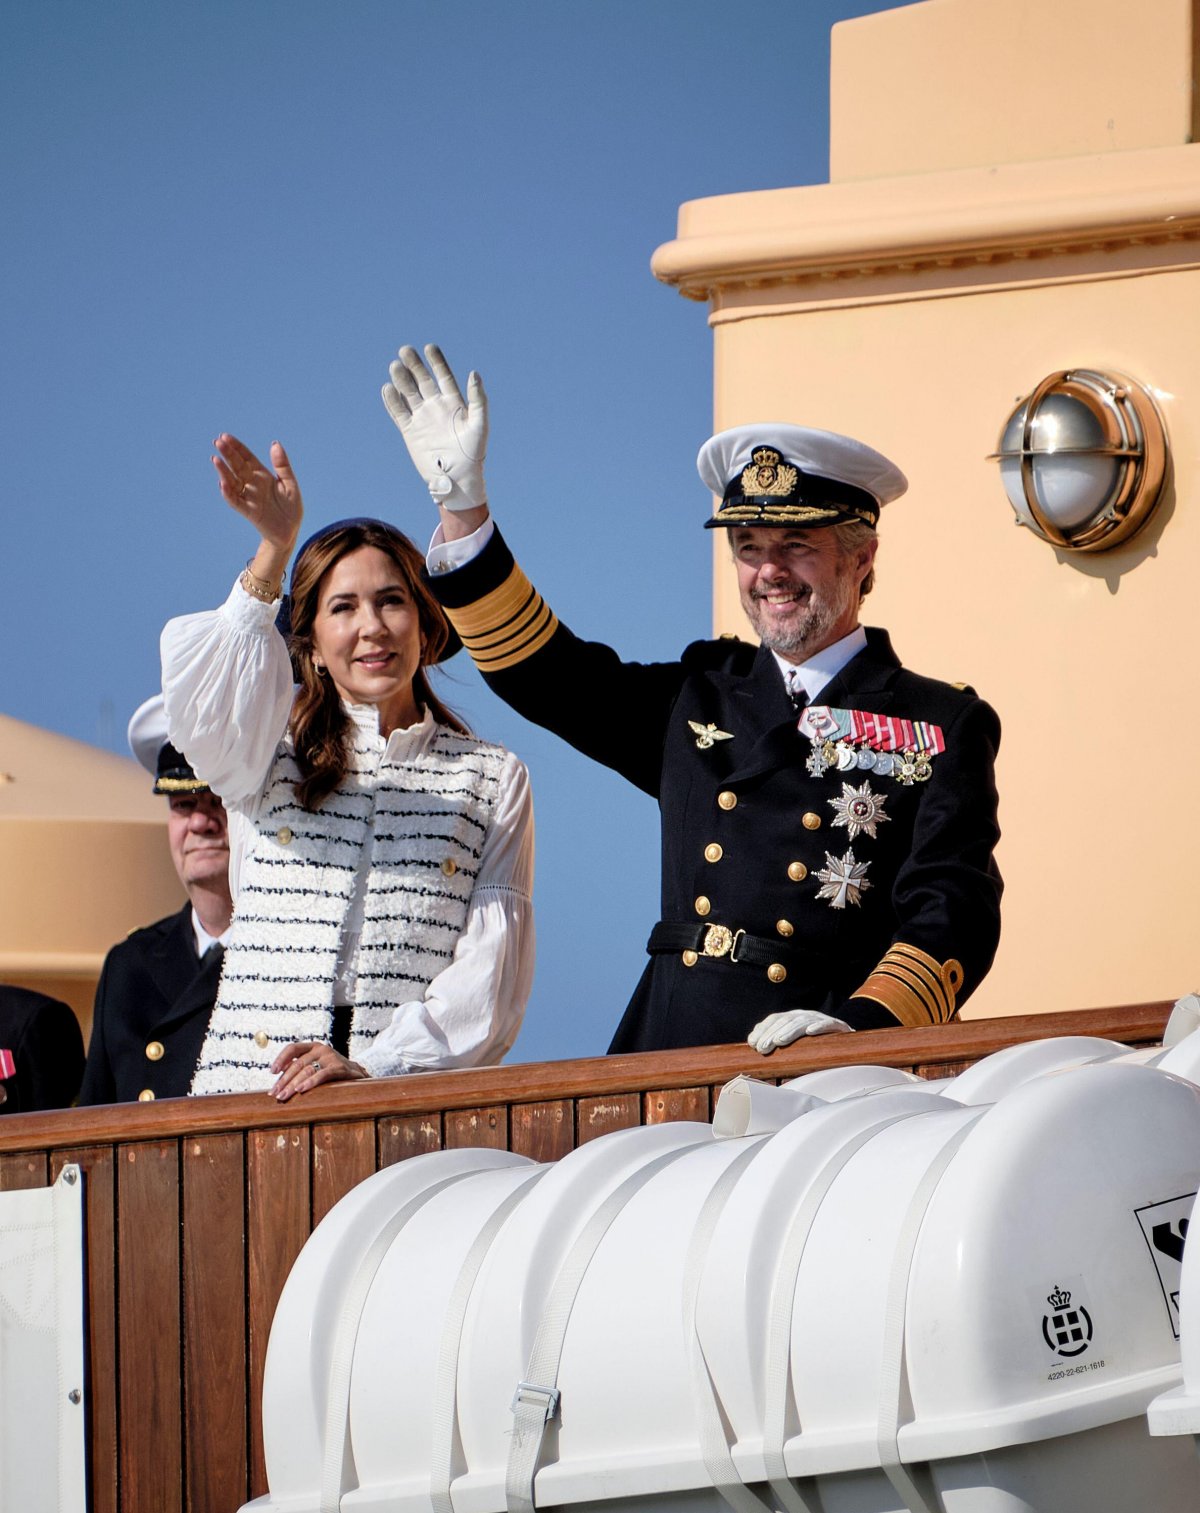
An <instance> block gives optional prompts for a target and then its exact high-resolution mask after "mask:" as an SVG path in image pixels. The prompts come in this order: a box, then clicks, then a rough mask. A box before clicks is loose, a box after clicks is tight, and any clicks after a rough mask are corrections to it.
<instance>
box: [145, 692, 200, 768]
mask: <svg viewBox="0 0 1200 1513" xmlns="http://www.w3.org/2000/svg"><path fill="white" fill-rule="evenodd" d="M128 740H129V749H130V751H132V752H133V754H134V756H135V757H137V759H138V761H139V762H141V764H142V766H143V767H144V768H145V769H146V771H147V772H148V773H150V774H151V776H152V777H153V778H154V792H155V793H207V792H208V784H207V783H204V782H201V780H200V779H199V778H198V777H197V776H196V774H195V773H194V772H193V771H192V769H191V767H190V766H189V764H188V760H187V758H186V757H185V756H184V755H183V754H182V753H181V752H178V751H176V750H175V748H174V746H172V745H171V743H170V741H168V740H167V711H166V707H165V705H164V704H163V696H162V694H160V693H156V694H155V695H154V697H153V698H152V699H147V700H146V702H145V703H144V704H141V705H139V706H138V708H137V709H136V710H134V713H133V719H132V720H130V722H129V731H128Z"/></svg>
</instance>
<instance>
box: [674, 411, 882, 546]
mask: <svg viewBox="0 0 1200 1513" xmlns="http://www.w3.org/2000/svg"><path fill="white" fill-rule="evenodd" d="M696 466H697V468H698V469H699V472H700V477H701V479H702V480H703V481H704V483H705V484H706V486H707V487H708V488H709V489H710V490H711V491H712V492H713V493H714V494H719V495H720V496H721V503H720V505H719V506H718V508H717V512H716V514H715V515H714V516H713V517H712V519H710V520H709V521H707V522H706V523H707V524H708V525H709V526H730V525H775V526H786V525H796V526H801V527H813V526H822V525H837V524H840V523H841V522H842V521H847V520H862V521H865V522H866V523H867V524H868V525H874V524H875V523H876V522H877V521H878V519H879V511H880V509H881V508H882V507H883V505H885V504H887V503H888V502H889V501H890V500H892V499H898V498H899V497H900V495H901V494H903V493H904V491H905V489H907V487H908V479H907V478H905V476H904V474H903V473H902V472H901V471H900V469H899V468H898V467H897V466H896V464H895V463H894V462H889V461H888V459H887V458H886V457H885V456H884V455H883V454H882V453H881V452H877V451H876V450H875V449H874V447H869V446H867V445H866V444H865V443H864V442H861V441H855V439H854V438H853V437H852V436H840V435H839V434H838V433H837V432H836V431H817V430H814V429H813V428H812V427H811V426H794V425H788V424H786V423H784V422H772V421H763V422H759V423H757V424H755V425H749V426H733V427H732V428H731V429H730V430H728V431H718V432H717V434H716V435H715V436H712V437H710V438H709V439H708V441H706V442H705V443H704V445H703V446H702V447H701V448H700V454H699V456H698V457H697V458H696Z"/></svg>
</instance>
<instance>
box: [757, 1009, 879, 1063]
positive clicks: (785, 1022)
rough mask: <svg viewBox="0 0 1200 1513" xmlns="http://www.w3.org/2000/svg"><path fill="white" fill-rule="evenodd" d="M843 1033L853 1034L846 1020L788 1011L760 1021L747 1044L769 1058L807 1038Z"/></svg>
mask: <svg viewBox="0 0 1200 1513" xmlns="http://www.w3.org/2000/svg"><path fill="white" fill-rule="evenodd" d="M843 1030H845V1031H846V1032H847V1033H848V1034H853V1031H852V1030H851V1028H850V1026H849V1025H848V1024H847V1023H846V1021H845V1020H844V1019H834V1017H833V1015H832V1014H818V1013H817V1011H816V1009H785V1010H784V1011H783V1012H782V1013H779V1014H768V1015H767V1017H766V1018H765V1019H760V1020H759V1022H758V1023H757V1024H756V1025H755V1026H754V1028H753V1029H752V1030H751V1031H750V1033H749V1035H747V1036H746V1044H747V1045H750V1046H753V1047H754V1049H755V1050H756V1051H759V1052H761V1053H762V1055H764V1056H769V1055H770V1054H771V1052H772V1051H777V1050H778V1049H779V1048H780V1046H784V1045H791V1043H792V1041H793V1040H799V1039H800V1038H801V1036H803V1035H834V1034H838V1033H840V1032H841V1031H843Z"/></svg>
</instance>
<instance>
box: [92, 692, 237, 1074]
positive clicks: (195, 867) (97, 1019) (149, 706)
mask: <svg viewBox="0 0 1200 1513" xmlns="http://www.w3.org/2000/svg"><path fill="white" fill-rule="evenodd" d="M129 744H130V747H131V748H132V750H133V754H134V756H136V757H137V759H138V761H140V762H141V764H142V766H143V767H145V768H146V769H147V771H148V772H150V773H152V774H153V775H154V792H155V793H161V794H164V795H165V796H166V800H167V805H168V812H167V843H168V845H169V846H170V849H171V860H172V861H173V862H174V863H175V870H176V872H177V873H178V874H179V880H180V882H181V883H182V884H183V886H184V888H185V889H186V891H187V895H188V898H187V903H185V904H184V906H183V908H182V909H180V910H179V912H178V913H177V914H171V915H168V917H167V918H166V919H160V920H159V921H158V923H157V924H153V925H148V926H147V927H146V928H145V929H144V930H135V931H134V932H133V934H132V935H130V936H129V938H128V939H127V940H123V941H122V942H121V943H120V945H117V946H114V947H113V948H112V950H111V951H110V952H109V953H108V956H107V957H106V958H105V962H104V970H103V971H102V972H101V974H100V983H99V986H98V987H97V989H96V1006H95V1011H94V1014H93V1018H92V1038H91V1043H90V1044H89V1046H88V1056H87V1066H86V1068H85V1071H84V1076H83V1087H82V1089H81V1091H80V1094H79V1102H80V1103H81V1104H90V1103H125V1102H130V1101H132V1100H134V1099H137V1100H139V1101H141V1102H143V1103H148V1102H150V1101H151V1100H152V1099H155V1098H182V1097H184V1096H186V1094H187V1091H188V1088H189V1087H190V1086H191V1082H192V1074H193V1073H194V1072H195V1070H196V1061H197V1059H198V1058H199V1055H200V1047H201V1044H202V1043H203V1040H204V1032H205V1031H206V1030H207V1028H208V1020H209V1015H210V1014H211V1013H212V1008H213V1004H214V1003H215V1001H216V997H217V987H218V984H219V982H220V977H221V960H222V956H223V954H224V952H223V946H224V941H225V937H226V936H227V934H228V932H229V923H230V920H231V918H232V916H233V900H232V898H231V897H230V893H229V838H228V823H227V819H226V815H225V808H224V805H223V804H222V803H221V800H220V799H219V798H218V797H217V795H216V794H215V793H213V792H211V791H210V789H209V787H208V784H207V783H202V782H201V781H200V780H199V779H198V778H197V777H196V774H195V773H194V772H193V771H192V769H191V767H189V766H188V763H187V760H186V759H185V758H184V757H183V756H182V755H181V754H180V753H179V752H178V751H176V749H175V748H174V746H172V745H171V744H170V743H169V742H168V741H167V722H166V715H165V712H164V710H163V702H162V697H161V695H158V696H156V697H155V698H153V699H148V700H147V701H146V703H145V704H143V705H142V706H141V708H140V709H139V710H138V711H137V713H136V714H135V715H134V717H133V719H132V720H131V721H130V722H129Z"/></svg>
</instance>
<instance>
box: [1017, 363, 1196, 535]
mask: <svg viewBox="0 0 1200 1513" xmlns="http://www.w3.org/2000/svg"><path fill="white" fill-rule="evenodd" d="M1166 455H1167V449H1166V433H1165V431H1164V429H1163V424H1162V420H1161V418H1160V417H1159V414H1158V411H1157V409H1156V408H1155V406H1154V402H1153V400H1152V399H1151V398H1150V395H1149V393H1148V391H1147V390H1146V389H1145V388H1143V386H1142V385H1140V384H1138V383H1135V382H1134V381H1133V380H1131V379H1127V378H1122V377H1119V376H1114V375H1110V374H1105V373H1100V372H1097V371H1095V370H1093V369H1089V368H1074V369H1067V370H1064V371H1063V372H1060V373H1052V374H1051V375H1050V376H1049V377H1048V378H1045V379H1043V380H1042V382H1041V383H1040V384H1038V386H1037V387H1036V388H1035V389H1034V391H1033V393H1032V394H1030V395H1028V396H1027V397H1026V398H1025V399H1023V400H1021V401H1020V403H1019V404H1018V405H1017V407H1016V409H1015V410H1013V412H1012V414H1011V415H1010V416H1009V417H1008V420H1007V421H1006V422H1005V425H1004V429H1003V431H1002V433H1001V436H1000V446H999V450H998V451H997V452H995V453H993V457H994V459H995V460H996V461H998V462H999V464H1000V478H1001V481H1002V482H1003V484H1004V489H1005V492H1006V493H1007V495H1008V499H1009V503H1010V504H1011V505H1012V507H1013V510H1014V512H1015V513H1016V517H1017V523H1018V524H1019V525H1024V526H1027V527H1028V528H1029V529H1030V530H1032V531H1033V532H1034V534H1035V535H1038V536H1040V537H1041V538H1042V540H1043V541H1049V542H1051V543H1052V544H1053V545H1055V546H1060V547H1064V548H1067V549H1068V550H1071V551H1107V550H1109V549H1110V548H1111V547H1114V546H1116V545H1118V544H1119V543H1120V542H1122V541H1124V540H1127V539H1128V538H1129V537H1130V536H1132V535H1133V533H1134V532H1135V531H1137V530H1138V529H1140V528H1141V526H1142V525H1144V524H1145V522H1146V520H1147V519H1148V518H1149V515H1150V513H1151V511H1152V510H1153V508H1154V505H1155V504H1156V503H1157V501H1158V498H1159V495H1160V494H1161V492H1162V484H1163V479H1164V477H1165V473H1166Z"/></svg>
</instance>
